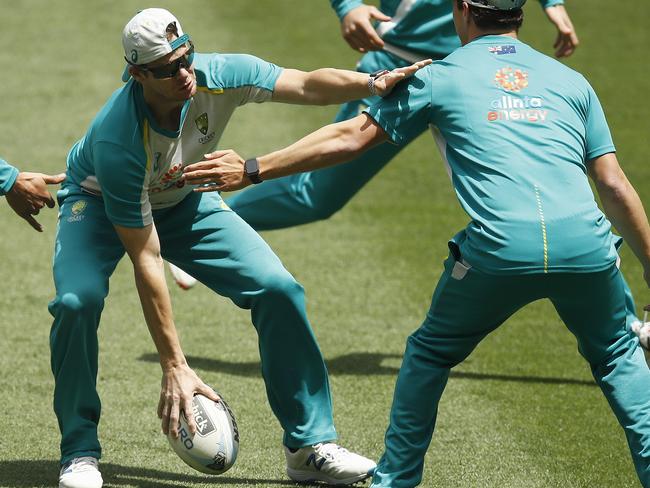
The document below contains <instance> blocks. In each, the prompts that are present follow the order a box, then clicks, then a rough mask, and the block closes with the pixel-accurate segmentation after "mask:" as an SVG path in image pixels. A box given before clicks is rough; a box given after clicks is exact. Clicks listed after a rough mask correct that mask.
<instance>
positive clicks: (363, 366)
mask: <svg viewBox="0 0 650 488" xmlns="http://www.w3.org/2000/svg"><path fill="white" fill-rule="evenodd" d="M138 359H139V360H140V361H146V362H152V363H158V355H157V354H143V355H142V356H140V357H139V358H138ZM401 360H402V356H401V355H399V354H383V353H376V352H354V353H350V354H343V355H341V356H338V357H334V358H331V359H327V360H326V362H327V370H328V371H329V374H330V375H332V376H343V375H352V376H355V375H364V376H365V375H370V376H372V375H392V376H395V375H397V372H398V371H399V365H400V363H401ZM187 361H188V363H189V365H190V366H191V367H192V368H196V369H198V370H202V371H211V372H216V373H225V374H230V375H233V376H261V366H260V362H259V361H249V362H243V363H240V362H231V361H224V360H221V359H216V358H205V357H198V356H187ZM451 377H452V378H458V379H465V380H493V381H511V382H517V383H538V384H549V385H576V386H597V385H596V383H595V381H593V380H581V379H575V378H554V377H548V376H516V375H507V374H493V373H477V372H471V371H452V372H451Z"/></svg>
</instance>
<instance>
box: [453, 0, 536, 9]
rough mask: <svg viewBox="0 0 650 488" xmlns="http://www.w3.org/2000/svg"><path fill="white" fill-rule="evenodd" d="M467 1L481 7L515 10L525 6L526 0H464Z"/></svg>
mask: <svg viewBox="0 0 650 488" xmlns="http://www.w3.org/2000/svg"><path fill="white" fill-rule="evenodd" d="M463 1H465V2H466V3H468V4H470V5H472V6H474V7H479V8H489V9H492V10H513V9H516V8H521V7H523V5H524V3H526V0H463Z"/></svg>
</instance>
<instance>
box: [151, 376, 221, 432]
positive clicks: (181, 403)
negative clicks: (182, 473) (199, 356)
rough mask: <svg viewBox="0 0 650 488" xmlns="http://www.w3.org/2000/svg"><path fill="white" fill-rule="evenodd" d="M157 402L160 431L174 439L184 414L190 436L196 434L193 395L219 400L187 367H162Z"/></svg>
mask: <svg viewBox="0 0 650 488" xmlns="http://www.w3.org/2000/svg"><path fill="white" fill-rule="evenodd" d="M160 386H161V388H160V401H159V402H158V418H159V419H161V421H162V431H163V433H164V434H165V435H171V436H172V437H173V438H174V439H176V438H178V436H179V427H180V415H181V413H184V414H185V418H186V419H187V426H188V428H189V429H190V433H191V434H192V435H194V434H196V421H195V420H194V413H193V412H192V400H193V398H194V395H195V394H197V393H200V394H202V395H204V396H206V397H208V398H209V399H210V400H213V401H215V402H218V401H219V400H221V398H219V395H217V394H216V393H215V392H214V390H213V389H212V388H210V387H209V386H208V385H206V384H205V383H203V381H201V379H200V378H199V377H198V376H197V375H196V373H195V372H194V371H193V370H192V369H191V368H190V367H189V366H188V365H187V364H182V365H179V366H176V367H163V377H162V381H161V385H160Z"/></svg>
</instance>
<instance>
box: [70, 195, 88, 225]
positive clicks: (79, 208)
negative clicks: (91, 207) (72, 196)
mask: <svg viewBox="0 0 650 488" xmlns="http://www.w3.org/2000/svg"><path fill="white" fill-rule="evenodd" d="M87 206H88V202H86V200H77V201H76V202H74V203H73V204H72V208H71V209H70V212H71V213H72V215H71V216H70V217H68V219H67V220H68V222H80V221H81V220H83V219H84V216H83V215H81V214H82V213H83V211H84V210H86V207H87Z"/></svg>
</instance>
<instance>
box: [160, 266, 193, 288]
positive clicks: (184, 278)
mask: <svg viewBox="0 0 650 488" xmlns="http://www.w3.org/2000/svg"><path fill="white" fill-rule="evenodd" d="M167 265H168V266H169V271H170V273H171V274H172V277H173V278H174V281H175V282H176V284H177V285H178V286H180V287H181V288H182V289H183V290H189V289H190V288H192V287H193V286H194V285H196V278H194V277H193V276H190V275H189V274H187V273H186V272H185V271H183V270H182V269H181V268H179V267H178V266H174V265H173V264H172V263H167Z"/></svg>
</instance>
